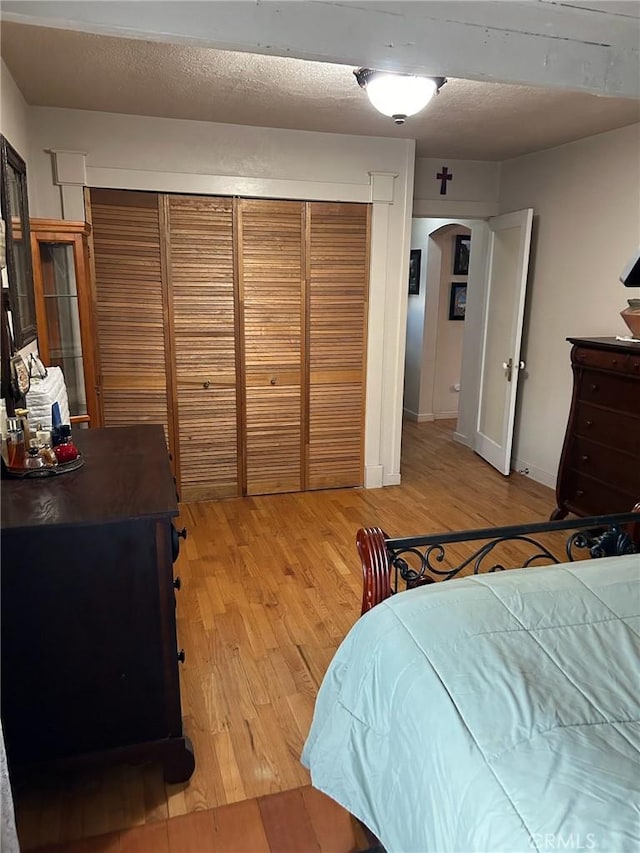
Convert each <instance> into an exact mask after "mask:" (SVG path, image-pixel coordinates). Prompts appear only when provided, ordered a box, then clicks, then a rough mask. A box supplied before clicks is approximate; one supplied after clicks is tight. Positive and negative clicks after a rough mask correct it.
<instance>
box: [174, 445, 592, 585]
mask: <svg viewBox="0 0 640 853" xmlns="http://www.w3.org/2000/svg"><path fill="white" fill-rule="evenodd" d="M584 458H585V459H586V458H587V457H586V456H585V457H584ZM181 587H182V581H181V580H180V575H178V577H177V578H176V579H175V580H174V581H173V588H174V589H178V590H179V589H180V588H181Z"/></svg>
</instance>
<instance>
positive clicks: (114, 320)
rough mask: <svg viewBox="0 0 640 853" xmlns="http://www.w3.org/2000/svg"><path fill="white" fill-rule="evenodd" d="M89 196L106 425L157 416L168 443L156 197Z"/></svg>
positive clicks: (105, 193) (110, 193)
mask: <svg viewBox="0 0 640 853" xmlns="http://www.w3.org/2000/svg"><path fill="white" fill-rule="evenodd" d="M89 197H90V208H91V210H90V216H91V223H92V229H93V248H94V264H95V288H96V326H97V335H98V343H99V350H100V373H101V381H100V389H101V394H102V407H103V415H104V425H105V426H123V425H127V424H136V423H159V424H162V425H163V426H164V428H165V434H166V435H167V438H168V439H169V446H170V447H171V446H172V442H171V438H172V436H171V435H170V433H171V432H172V429H171V426H170V423H171V415H170V412H169V406H168V397H169V399H170V398H171V394H170V393H169V395H168V393H167V362H166V354H165V350H166V347H167V343H168V342H167V329H166V321H165V313H164V306H165V304H166V303H165V294H164V292H163V287H164V281H163V268H162V267H163V265H162V258H161V234H160V222H159V210H158V196H157V195H156V194H155V193H143V192H131V191H120V190H101V189H92V190H90V192H89Z"/></svg>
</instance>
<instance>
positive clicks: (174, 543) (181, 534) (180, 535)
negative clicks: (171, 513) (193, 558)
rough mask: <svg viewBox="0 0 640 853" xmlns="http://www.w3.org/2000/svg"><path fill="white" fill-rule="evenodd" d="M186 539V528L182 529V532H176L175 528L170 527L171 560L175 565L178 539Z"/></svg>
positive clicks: (178, 544)
mask: <svg viewBox="0 0 640 853" xmlns="http://www.w3.org/2000/svg"><path fill="white" fill-rule="evenodd" d="M181 538H182V539H186V538H187V528H186V527H183V528H182V530H176V528H175V527H174V526H173V524H172V525H171V560H172V562H174V563H175V561H176V560H177V559H178V554H179V553H180V539H181Z"/></svg>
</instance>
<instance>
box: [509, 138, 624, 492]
mask: <svg viewBox="0 0 640 853" xmlns="http://www.w3.org/2000/svg"><path fill="white" fill-rule="evenodd" d="M525 207H532V208H533V209H534V212H535V213H534V216H535V218H534V232H533V235H534V236H533V243H532V253H531V266H530V272H529V283H528V297H527V308H526V313H525V330H524V338H523V356H522V357H523V358H524V360H525V361H526V364H527V368H526V373H525V375H524V376H523V377H521V387H520V391H519V403H518V411H517V422H516V434H515V440H514V452H513V456H514V460H515V466H516V467H517V468H524V467H527V468H529V470H530V473H531V476H533V477H534V478H535V479H536V480H539V481H540V482H544V483H547V484H548V485H554V483H555V478H556V475H557V469H558V463H559V459H560V452H561V449H562V442H563V438H564V433H565V428H566V423H567V413H568V411H569V405H570V401H571V390H572V373H571V366H570V362H569V352H570V344H569V343H567V341H566V340H565V339H566V338H567V337H568V336H572V337H589V336H596V337H599V336H612V335H613V336H615V335H617V334H621V335H625V334H628V329H627V328H626V326H625V324H624V322H623V320H622V319H621V318H620V316H619V312H620V311H621V310H622V309H623V308H624V307H625V306H626V300H627V299H628V298H630V297H632V296H635V297H637V296H640V288H625V287H623V286H622V284H621V283H620V282H619V280H618V277H619V275H620V273H621V272H622V269H623V267H624V266H625V264H626V262H627V261H628V260H629V259H630V257H631V255H632V253H633V251H634V250H635V249H637V248H638V246H639V245H640V124H638V125H632V126H630V127H625V128H622V129H620V130H614V131H611V132H609V133H604V134H600V135H598V136H592V137H589V138H587V139H583V140H579V141H578V142H573V143H570V144H568V145H563V146H561V147H559V148H555V149H552V150H549V151H543V152H540V153H537V154H530V155H527V156H525V157H519V158H517V159H515V160H511V161H508V162H505V163H503V164H502V186H501V192H500V208H501V212H508V211H511V210H517V209H521V208H525Z"/></svg>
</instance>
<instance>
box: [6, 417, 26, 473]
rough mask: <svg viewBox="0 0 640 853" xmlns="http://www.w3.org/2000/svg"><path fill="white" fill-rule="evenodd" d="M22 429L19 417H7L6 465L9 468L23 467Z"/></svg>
mask: <svg viewBox="0 0 640 853" xmlns="http://www.w3.org/2000/svg"><path fill="white" fill-rule="evenodd" d="M24 457H25V448H24V430H23V429H22V421H21V420H20V418H7V465H8V466H9V467H10V468H23V467H24Z"/></svg>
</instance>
